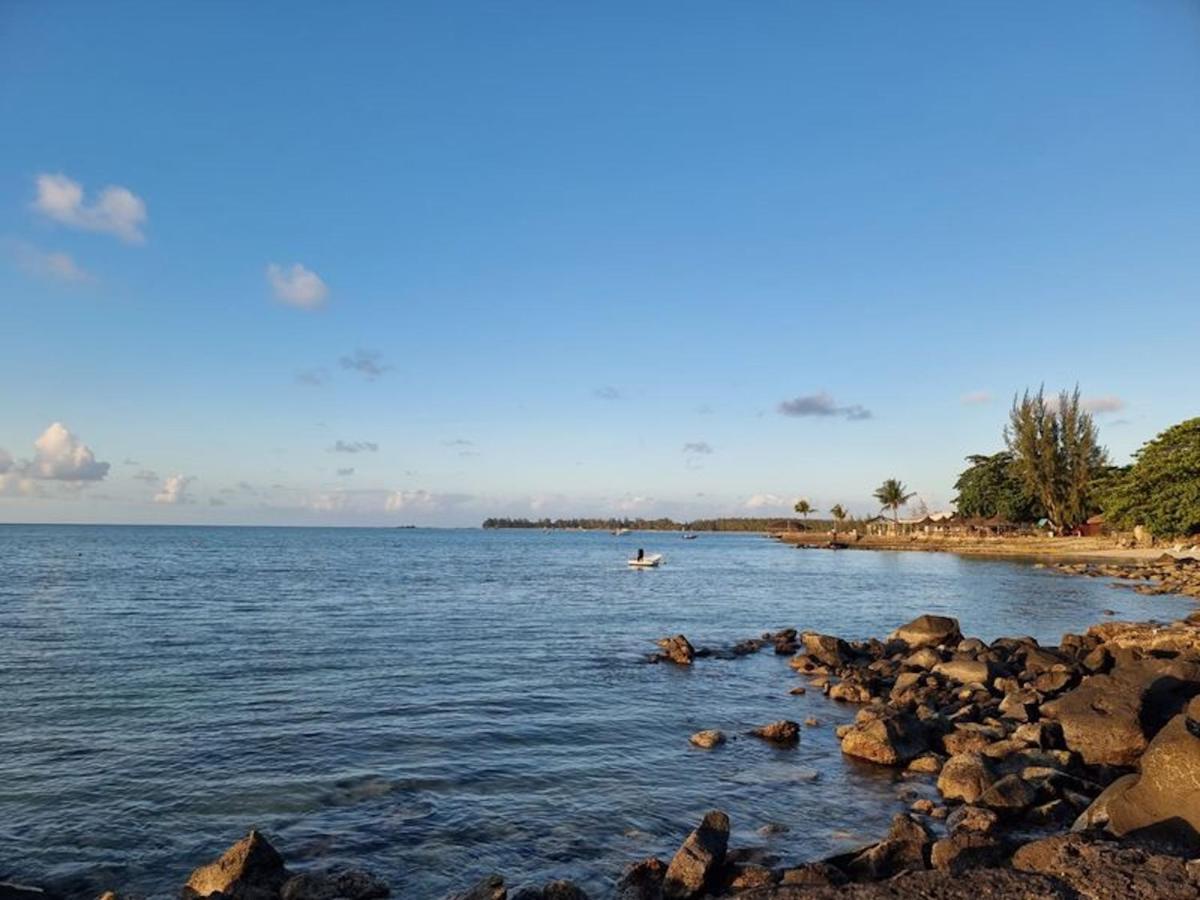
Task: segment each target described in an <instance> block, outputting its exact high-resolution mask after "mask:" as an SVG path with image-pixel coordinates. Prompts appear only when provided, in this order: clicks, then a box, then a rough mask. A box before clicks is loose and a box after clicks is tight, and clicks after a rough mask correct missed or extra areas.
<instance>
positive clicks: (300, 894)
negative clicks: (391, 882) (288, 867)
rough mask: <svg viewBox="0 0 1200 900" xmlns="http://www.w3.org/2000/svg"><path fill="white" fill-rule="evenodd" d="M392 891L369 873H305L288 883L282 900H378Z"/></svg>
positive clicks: (347, 870) (286, 882) (349, 870)
mask: <svg viewBox="0 0 1200 900" xmlns="http://www.w3.org/2000/svg"><path fill="white" fill-rule="evenodd" d="M390 894H391V890H390V889H389V888H388V886H387V882H385V881H381V880H380V879H378V878H376V877H375V876H374V875H371V874H370V873H368V872H361V871H359V870H357V869H345V870H341V871H333V872H304V873H302V874H300V875H295V876H293V877H291V878H289V879H288V880H287V881H285V882H284V884H283V887H282V888H281V889H280V891H279V898H280V900H377V898H379V897H387V896H389V895H390Z"/></svg>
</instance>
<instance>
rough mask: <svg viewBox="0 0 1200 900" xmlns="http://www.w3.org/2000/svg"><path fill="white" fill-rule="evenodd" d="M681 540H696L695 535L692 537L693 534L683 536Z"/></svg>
mask: <svg viewBox="0 0 1200 900" xmlns="http://www.w3.org/2000/svg"><path fill="white" fill-rule="evenodd" d="M683 539H684V540H685V541H694V540H695V539H696V535H694V534H685V535H684V536H683Z"/></svg>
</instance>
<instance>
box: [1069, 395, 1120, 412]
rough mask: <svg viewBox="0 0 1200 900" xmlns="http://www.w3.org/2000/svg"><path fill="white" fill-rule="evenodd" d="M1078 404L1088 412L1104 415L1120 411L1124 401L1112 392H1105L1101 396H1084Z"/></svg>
mask: <svg viewBox="0 0 1200 900" xmlns="http://www.w3.org/2000/svg"><path fill="white" fill-rule="evenodd" d="M1079 405H1080V406H1082V407H1083V408H1084V409H1086V410H1087V411H1088V412H1090V413H1095V414H1096V415H1104V414H1105V413H1114V412H1120V411H1121V410H1123V409H1124V408H1125V401H1124V400H1122V399H1121V398H1120V397H1116V396H1113V395H1112V394H1105V395H1104V396H1103V397H1084V398H1083V399H1081V400H1080V401H1079Z"/></svg>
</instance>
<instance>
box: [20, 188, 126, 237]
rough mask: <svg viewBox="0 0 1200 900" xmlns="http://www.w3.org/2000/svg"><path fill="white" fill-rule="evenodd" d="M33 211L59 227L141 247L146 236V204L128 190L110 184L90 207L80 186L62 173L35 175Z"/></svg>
mask: <svg viewBox="0 0 1200 900" xmlns="http://www.w3.org/2000/svg"><path fill="white" fill-rule="evenodd" d="M36 181H37V198H36V199H35V200H34V201H33V208H34V209H36V210H37V211H38V212H40V213H41V214H42V215H44V216H46V217H47V218H48V219H52V220H53V221H55V222H58V223H59V224H61V225H67V226H70V227H71V228H81V229H83V230H84V231H98V232H102V233H104V234H112V235H115V236H116V237H118V238H120V239H121V240H123V241H125V242H126V243H130V244H140V243H142V242H143V241H145V239H146V237H145V235H144V234H142V226H143V225H144V224H145V223H146V204H145V203H144V202H143V201H142V198H141V197H139V196H138V195H137V194H135V193H133V192H132V191H131V190H129V189H128V188H123V187H118V186H115V185H109V186H108V187H105V188H103V189H101V191H100V193H99V194H98V195H97V196H96V197H95V198H94V199H93V201H92V202H91V203H90V204H89V203H87V202H86V201H85V200H84V196H83V185H81V184H80V183H79V182H77V181H74V180H72V179H70V178H68V177H67V176H66V175H63V174H62V173H61V172H60V173H57V174H50V173H45V172H44V173H42V174H40V175H38V176H37V179H36Z"/></svg>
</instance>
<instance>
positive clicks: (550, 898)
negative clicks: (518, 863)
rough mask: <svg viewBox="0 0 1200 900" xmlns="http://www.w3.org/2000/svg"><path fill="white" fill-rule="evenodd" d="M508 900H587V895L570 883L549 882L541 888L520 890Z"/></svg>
mask: <svg viewBox="0 0 1200 900" xmlns="http://www.w3.org/2000/svg"><path fill="white" fill-rule="evenodd" d="M509 900H588V895H587V894H586V893H585V892H584V890H583V889H582V888H580V887H579V886H578V885H576V884H575V883H574V882H572V881H551V882H550V883H549V884H547V885H545V886H543V887H526V888H521V890H519V891H517V892H516V893H515V894H512V895H511V896H510V897H509Z"/></svg>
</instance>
